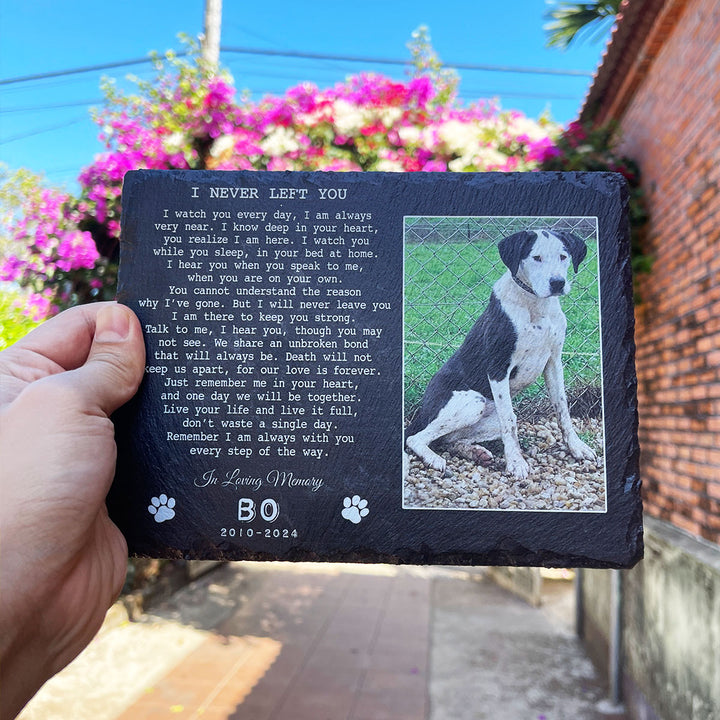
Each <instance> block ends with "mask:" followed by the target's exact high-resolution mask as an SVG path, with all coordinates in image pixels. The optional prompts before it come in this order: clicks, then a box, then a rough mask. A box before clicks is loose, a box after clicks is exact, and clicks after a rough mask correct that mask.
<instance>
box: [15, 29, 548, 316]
mask: <svg viewBox="0 0 720 720" xmlns="http://www.w3.org/2000/svg"><path fill="white" fill-rule="evenodd" d="M191 50H192V51H193V52H191V53H190V54H189V57H188V58H187V59H186V58H178V57H176V56H175V55H173V54H168V55H167V56H166V57H165V58H164V59H161V58H159V57H155V58H154V62H155V66H156V77H155V78H154V79H153V80H152V81H141V80H137V79H136V80H135V85H136V88H137V92H135V93H132V94H127V93H124V92H121V91H119V90H118V89H117V87H116V86H115V84H114V83H112V82H106V83H104V93H105V98H106V101H105V105H104V107H103V109H101V110H100V111H98V112H96V113H95V120H96V122H97V123H98V124H99V125H100V127H101V136H100V137H101V139H102V140H103V142H104V143H105V146H106V151H105V152H104V153H102V154H101V155H99V156H97V157H96V158H95V161H94V162H93V163H92V164H91V165H89V166H88V167H86V168H85V169H84V170H83V171H82V173H81V175H80V178H79V180H80V185H81V194H80V198H79V199H77V200H74V199H72V198H70V197H69V196H67V195H66V194H64V193H60V192H58V191H52V190H42V191H40V192H36V193H35V194H34V195H31V196H30V197H29V199H28V200H27V201H26V202H25V204H24V207H23V217H22V218H21V219H20V220H19V221H18V222H16V223H15V225H14V227H13V229H12V233H11V235H12V239H13V245H14V247H15V248H16V250H14V251H13V253H12V254H11V255H10V256H9V257H8V258H7V259H6V260H5V261H4V262H3V264H2V271H1V272H2V275H1V277H2V279H6V280H10V281H14V282H16V283H19V284H20V285H23V286H25V287H28V288H30V289H31V290H32V292H33V293H34V294H33V296H32V297H33V299H34V303H35V305H34V307H35V310H36V312H45V311H49V310H50V309H51V307H52V308H61V307H65V306H67V305H69V304H74V303H78V302H87V301H91V300H95V299H102V298H104V297H107V296H108V294H109V293H111V291H112V287H113V283H114V280H115V271H114V268H115V264H116V261H117V248H118V239H119V235H120V219H121V206H120V199H121V191H122V181H123V177H124V175H125V173H126V172H127V171H128V170H134V169H167V168H180V169H206V168H207V169H219V170H335V171H340V170H378V171H398V172H401V171H402V172H407V171H426V172H432V171H448V170H449V171H456V172H460V171H486V170H501V171H513V170H533V169H537V168H538V167H540V164H541V162H542V161H543V159H544V158H546V157H547V155H548V153H549V152H552V150H553V148H554V147H555V139H556V138H557V137H558V136H559V134H560V128H559V127H558V126H557V125H555V124H554V123H552V122H551V121H550V120H549V119H548V118H541V119H539V120H537V121H535V120H531V119H529V118H527V117H525V116H524V115H522V114H521V113H519V112H514V111H502V110H501V109H500V108H499V107H498V106H497V105H495V104H493V103H491V102H479V103H476V104H473V105H469V106H464V105H462V104H460V103H459V102H457V101H456V99H455V97H456V89H457V79H456V77H455V76H454V74H453V73H450V72H448V71H445V70H443V69H442V68H441V66H440V64H439V61H438V60H437V58H436V56H435V55H434V53H433V52H432V50H431V48H430V46H429V42H428V39H427V36H426V34H425V31H424V30H422V29H421V30H420V31H418V32H417V33H416V35H415V37H414V41H413V44H412V46H411V51H412V57H413V63H414V71H413V74H412V77H410V78H409V79H408V80H406V81H404V82H399V81H396V80H392V79H390V78H388V77H385V76H383V75H378V74H370V73H367V74H360V75H357V76H354V77H350V78H349V79H347V80H346V81H345V82H343V83H339V84H337V85H335V86H334V87H331V88H326V89H319V88H318V87H317V86H315V85H312V84H310V83H302V84H300V85H298V86H296V87H293V88H290V89H289V90H288V91H287V92H286V93H285V94H284V95H282V96H279V97H278V96H267V97H264V98H262V99H261V100H259V101H257V102H251V101H250V100H248V99H247V98H246V97H238V96H237V93H236V91H235V88H234V86H233V81H232V78H231V77H230V75H229V74H228V73H226V72H222V71H221V72H214V71H212V70H211V69H210V68H209V67H208V66H206V65H205V64H204V62H203V60H202V59H201V58H200V55H199V53H198V52H197V48H196V46H195V45H192V46H191Z"/></svg>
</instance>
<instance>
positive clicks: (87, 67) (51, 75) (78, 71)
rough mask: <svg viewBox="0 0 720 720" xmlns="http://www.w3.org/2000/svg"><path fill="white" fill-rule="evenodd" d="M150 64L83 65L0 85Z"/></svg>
mask: <svg viewBox="0 0 720 720" xmlns="http://www.w3.org/2000/svg"><path fill="white" fill-rule="evenodd" d="M184 55H187V53H186V52H179V53H175V57H183V56H184ZM150 62H152V58H136V59H135V60H120V61H118V62H111V63H101V64H100V65H84V66H83V67H77V68H69V69H68V70H54V71H52V72H45V73H36V74H34V75H21V76H20V77H14V78H4V79H1V80H0V85H15V84H17V83H24V82H33V81H35V80H47V79H48V78H57V77H66V76H67V75H80V74H81V73H89V72H97V71H98V70H113V69H115V68H121V67H128V66H130V65H145V64H146V63H150Z"/></svg>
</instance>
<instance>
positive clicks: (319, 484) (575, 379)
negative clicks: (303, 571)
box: [108, 171, 642, 567]
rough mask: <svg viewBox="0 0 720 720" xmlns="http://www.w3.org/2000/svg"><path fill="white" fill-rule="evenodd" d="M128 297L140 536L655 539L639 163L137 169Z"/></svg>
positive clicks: (126, 495) (124, 288) (313, 544)
mask: <svg viewBox="0 0 720 720" xmlns="http://www.w3.org/2000/svg"><path fill="white" fill-rule="evenodd" d="M118 299H119V301H120V302H123V303H125V304H127V305H128V306H129V307H131V308H132V309H133V310H134V311H135V312H136V313H137V315H138V317H139V318H140V321H141V324H142V327H143V330H144V335H145V341H146V349H147V364H146V374H145V378H144V381H143V384H142V386H141V389H140V392H139V393H138V395H137V397H136V398H135V399H134V400H133V401H132V402H131V403H129V404H128V405H126V406H125V407H124V408H123V409H121V411H120V412H118V414H117V416H116V418H115V420H116V430H117V441H118V448H119V458H118V469H117V474H116V478H115V482H114V484H113V488H112V490H111V492H110V495H109V497H108V505H109V508H110V513H111V516H112V517H113V519H114V520H115V522H116V523H117V524H118V525H119V527H120V528H121V530H122V531H123V533H124V534H125V536H126V537H127V540H128V545H129V548H130V551H131V553H134V554H137V555H145V556H155V557H177V558H217V559H278V560H333V561H384V562H412V563H444V564H477V565H551V566H566V567H576V566H585V567H627V566H630V565H632V564H633V563H635V562H636V561H637V560H638V559H639V558H640V557H641V556H642V507H641V501H640V483H639V478H638V442H637V432H636V422H637V421H636V399H635V383H636V380H635V370H634V344H633V304H632V287H631V277H630V265H629V239H628V223H627V192H626V188H625V185H624V181H623V180H622V178H621V177H620V176H618V175H615V174H610V173H577V174H559V173H525V174H502V173H487V174H470V173H467V174H466V173H458V174H451V173H428V174H425V173H411V174H395V173H304V172H298V173H270V172H267V173H245V172H189V171H136V172H131V173H129V174H128V175H127V176H126V178H125V184H124V189H123V237H122V243H121V263H120V278H119V291H118Z"/></svg>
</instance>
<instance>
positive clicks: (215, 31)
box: [201, 0, 222, 70]
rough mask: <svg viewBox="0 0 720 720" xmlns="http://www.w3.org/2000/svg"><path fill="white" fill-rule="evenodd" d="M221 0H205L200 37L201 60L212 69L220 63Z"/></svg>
mask: <svg viewBox="0 0 720 720" xmlns="http://www.w3.org/2000/svg"><path fill="white" fill-rule="evenodd" d="M221 24H222V0H205V23H204V25H205V26H204V31H203V38H202V45H201V48H202V57H203V60H205V62H206V63H207V64H208V65H209V66H210V67H211V68H212V69H213V70H217V68H218V66H219V65H220V26H221Z"/></svg>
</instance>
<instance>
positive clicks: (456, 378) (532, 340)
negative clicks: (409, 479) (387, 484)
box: [405, 230, 596, 478]
mask: <svg viewBox="0 0 720 720" xmlns="http://www.w3.org/2000/svg"><path fill="white" fill-rule="evenodd" d="M498 250H499V252H500V258H501V259H502V261H503V263H505V265H506V266H507V268H508V270H507V272H506V273H505V274H504V275H503V276H502V277H501V278H500V279H499V280H498V281H497V282H496V283H495V285H494V286H493V291H492V294H491V295H490V302H489V305H488V307H487V309H486V310H485V312H484V313H483V314H482V315H481V316H480V318H479V319H478V320H477V322H476V323H475V325H474V326H473V327H472V328H471V330H470V332H469V333H468V334H467V337H466V338H465V340H464V342H463V344H462V345H461V346H460V348H459V349H458V350H457V351H456V352H455V354H454V355H453V356H452V357H451V358H450V359H449V360H447V362H446V363H445V364H444V365H443V366H442V367H441V368H440V369H439V370H438V371H437V373H436V374H435V375H434V376H433V378H432V379H431V380H430V383H429V384H428V387H427V389H426V391H425V395H424V397H423V401H422V405H421V407H420V409H419V411H418V413H417V415H416V416H415V418H414V419H413V421H412V423H411V424H410V425H409V427H408V428H407V430H406V432H405V437H406V445H407V447H408V449H409V450H411V451H412V452H414V453H415V454H416V455H417V456H418V457H419V458H420V459H421V460H422V461H423V462H424V463H425V464H426V465H429V466H430V467H433V468H435V469H437V470H440V471H441V472H444V471H445V460H444V459H443V458H442V457H441V456H440V455H438V454H437V453H436V452H434V451H433V450H431V448H430V445H431V444H432V443H434V442H435V441H437V440H440V441H441V442H442V443H443V444H444V445H448V446H449V449H450V451H451V452H453V453H454V454H457V455H460V456H462V457H466V458H468V459H471V460H473V461H475V462H478V463H480V464H487V462H488V461H489V460H490V459H491V458H492V456H491V455H490V453H489V452H488V451H487V450H486V449H485V448H483V447H480V446H478V445H477V443H481V442H484V441H488V440H494V439H496V438H502V441H503V445H504V448H505V463H506V469H507V472H508V473H510V474H512V475H514V476H515V477H516V478H526V477H527V476H528V474H529V472H530V468H529V465H528V463H527V461H526V460H525V458H523V456H522V452H521V450H520V444H519V442H518V434H517V419H516V417H515V412H514V411H513V406H512V398H513V397H514V396H515V395H516V394H517V393H519V392H520V391H521V390H524V389H525V388H526V387H528V385H530V384H531V383H533V382H534V381H535V380H536V379H537V378H538V377H539V376H540V374H541V373H542V374H543V376H544V378H545V385H546V387H547V391H548V395H549V396H550V400H551V402H552V404H553V407H554V409H555V412H556V414H557V417H558V421H559V425H560V429H561V431H562V435H563V439H564V441H565V443H566V444H567V447H568V450H569V451H570V453H571V454H572V456H573V457H575V458H576V459H578V460H581V459H588V460H595V459H596V456H595V453H594V452H593V450H592V449H591V448H589V447H588V446H587V445H586V444H585V443H584V442H583V441H582V440H581V439H580V438H579V437H578V435H577V433H576V432H575V429H574V428H573V426H572V422H571V420H570V411H569V410H568V404H567V397H566V394H565V381H564V378H563V366H562V360H561V353H562V348H563V343H564V342H565V330H566V328H567V320H566V318H565V315H564V314H563V311H562V309H561V307H560V302H559V300H558V297H560V296H561V295H566V294H567V293H568V292H569V291H570V283H569V281H568V279H567V273H568V269H569V267H570V265H571V264H572V266H573V269H574V271H575V272H577V270H578V267H579V265H580V263H581V262H582V261H583V260H584V258H585V255H586V253H587V248H586V246H585V243H584V242H583V241H582V240H581V239H580V238H578V237H576V236H574V235H571V234H570V233H565V232H551V231H548V230H537V231H535V230H533V231H523V232H518V233H515V234H514V235H510V236H509V237H506V238H504V239H503V240H501V241H500V243H499V245H498Z"/></svg>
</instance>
